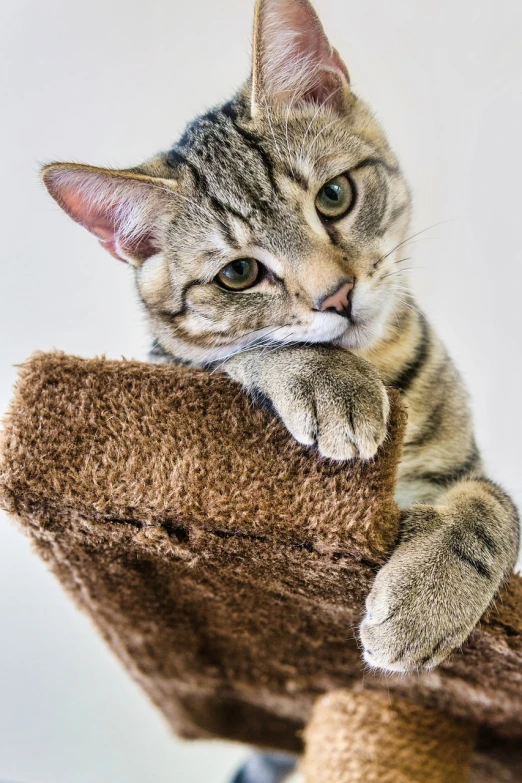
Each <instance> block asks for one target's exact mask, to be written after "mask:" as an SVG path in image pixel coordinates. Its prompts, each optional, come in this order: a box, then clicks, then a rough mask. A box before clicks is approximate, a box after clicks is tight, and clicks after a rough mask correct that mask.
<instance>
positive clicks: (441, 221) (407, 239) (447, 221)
mask: <svg viewBox="0 0 522 783" xmlns="http://www.w3.org/2000/svg"><path fill="white" fill-rule="evenodd" d="M455 220H456V218H450V219H449V220H440V221H439V222H438V223H433V224H432V225H431V226H427V228H423V229H422V231H417V232H416V233H415V234H411V236H409V237H407V238H406V239H403V240H402V242H399V243H398V244H397V245H395V247H392V249H391V250H389V251H388V252H387V253H386V255H384V256H381V257H380V258H378V259H377V261H376V262H375V263H374V265H373V267H374V269H377V267H378V266H379V265H380V264H382V262H383V261H384V260H385V259H386V258H388V256H391V254H392V253H393V252H394V251H395V250H397V248H399V247H402V245H405V244H406V242H409V241H410V240H412V239H415V237H418V236H420V235H421V234H425V233H426V231H429V230H430V229H432V228H436V227H437V226H442V225H444V224H445V223H453V222H454V221H455Z"/></svg>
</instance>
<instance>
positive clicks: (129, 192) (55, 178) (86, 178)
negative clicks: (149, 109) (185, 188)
mask: <svg viewBox="0 0 522 783" xmlns="http://www.w3.org/2000/svg"><path fill="white" fill-rule="evenodd" d="M42 180H43V183H44V185H45V187H46V188H47V190H48V191H49V193H50V195H51V196H52V197H53V198H54V199H55V201H56V202H57V203H58V204H59V206H60V207H61V208H62V209H63V210H64V211H65V212H67V214H68V215H69V216H70V217H71V218H72V219H73V220H74V221H76V222H77V223H79V224H80V225H81V226H83V227H84V228H86V229H87V230H88V231H90V232H91V234H94V236H95V237H96V238H97V239H98V241H99V243H100V244H101V246H102V247H104V248H105V249H106V250H107V251H108V252H109V253H110V254H111V255H112V256H114V257H115V258H117V259H118V260H120V261H125V262H127V263H130V264H133V265H134V266H139V265H140V264H142V263H143V262H144V261H146V260H147V258H150V257H151V256H153V255H155V254H156V253H158V252H160V251H161V249H162V248H161V241H160V233H161V231H160V228H161V227H160V224H159V221H160V220H161V216H162V215H163V214H164V213H165V212H166V206H167V204H168V202H169V201H170V200H171V199H172V196H173V195H174V192H175V188H176V181H175V180H170V179H160V178H156V177H150V176H148V175H146V174H142V173H139V172H137V171H134V170H122V171H120V170H112V169H102V168H96V167H94V166H84V165H82V164H78V163H51V164H50V165H48V166H44V168H43V169H42Z"/></svg>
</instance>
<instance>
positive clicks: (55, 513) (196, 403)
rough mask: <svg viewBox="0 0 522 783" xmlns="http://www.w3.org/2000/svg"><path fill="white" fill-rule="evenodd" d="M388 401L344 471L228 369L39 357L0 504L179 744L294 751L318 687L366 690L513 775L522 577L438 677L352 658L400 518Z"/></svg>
mask: <svg viewBox="0 0 522 783" xmlns="http://www.w3.org/2000/svg"><path fill="white" fill-rule="evenodd" d="M390 401H391V419H390V428H389V435H388V438H387V439H386V441H385V443H384V446H383V447H382V448H381V450H380V452H379V455H378V457H377V459H376V460H375V461H372V462H359V461H355V462H353V463H350V464H348V465H345V464H342V463H337V462H331V461H327V460H324V459H321V458H319V457H318V455H317V454H314V453H311V452H310V450H308V449H306V448H303V447H302V446H299V445H298V444H296V443H295V441H294V440H293V439H292V438H291V437H290V436H289V435H288V433H287V432H286V430H285V428H284V427H283V426H282V425H281V423H280V422H279V421H278V420H277V419H276V418H275V417H274V416H273V415H272V414H271V413H270V412H269V411H268V410H266V409H260V408H257V407H253V406H252V404H251V403H250V402H249V401H248V398H246V397H245V395H244V394H243V393H242V392H241V390H240V389H239V388H238V387H237V386H235V385H234V384H233V383H232V382H231V381H230V380H227V379H226V378H224V377H221V376H210V375H209V374H208V373H205V372H202V371H199V370H194V369H187V368H179V367H172V366H155V365H147V364H140V363H137V362H126V361H124V362H111V361H104V360H102V359H95V360H83V359H77V358H74V357H68V356H65V355H63V354H37V355H35V356H34V357H33V359H31V360H30V361H29V362H28V363H27V364H26V365H24V366H23V367H22V368H21V371H20V380H19V382H18V386H17V390H16V396H15V399H14V401H13V404H12V406H11V409H10V412H9V413H8V416H7V418H6V421H5V429H4V434H3V445H2V463H1V472H0V487H1V495H2V502H3V505H4V506H5V507H6V508H7V509H8V511H9V512H10V513H11V514H13V515H14V516H16V517H17V518H18V519H19V520H20V524H21V526H22V528H23V529H24V531H25V532H26V533H28V534H29V535H30V536H31V538H32V539H33V541H34V544H35V547H36V549H37V551H38V552H39V554H40V555H41V556H42V557H43V558H44V559H45V560H46V561H47V562H48V564H49V566H50V567H51V568H52V570H53V571H54V573H55V574H56V575H57V576H58V578H59V579H60V581H61V582H62V584H63V585H64V587H65V588H66V589H67V590H68V591H69V592H70V594H71V595H72V596H73V597H74V599H75V600H76V602H77V604H78V605H79V606H80V607H81V608H82V609H84V610H85V611H87V612H88V613H89V614H90V616H91V617H92V619H93V620H94V622H95V624H96V626H97V627H98V629H99V630H100V631H101V633H102V634H103V635H104V637H105V639H106V640H107V641H108V642H109V644H110V646H111V647H112V649H113V650H114V652H115V653H116V654H117V655H118V656H119V657H120V659H121V660H122V661H123V663H124V664H125V665H126V666H127V668H128V669H129V671H130V672H131V673H132V675H133V676H134V677H135V678H136V680H137V681H138V682H139V683H140V684H141V685H142V687H143V688H144V689H145V690H146V692H147V693H148V694H149V696H150V697H151V698H152V699H153V701H154V702H155V703H156V704H157V705H158V706H159V708H160V709H161V710H162V712H163V713H164V715H165V716H166V718H167V719H168V721H169V722H170V723H171V725H172V726H173V727H174V728H175V730H176V731H178V732H179V733H180V734H181V735H182V736H185V737H194V738H195V737H223V738H228V739H236V740H241V741H244V742H248V743H252V744H257V745H260V746H265V747H272V748H277V749H281V750H291V751H298V750H299V749H300V743H301V740H300V735H299V732H300V731H301V730H302V728H303V726H304V724H305V722H306V720H307V719H308V717H309V715H310V711H311V708H312V705H313V702H314V700H315V699H316V697H317V696H319V695H320V694H322V693H325V692H327V691H331V690H334V689H338V688H350V689H351V688H357V689H360V688H361V687H362V688H363V689H364V690H365V692H370V691H371V692H374V691H383V692H384V693H388V691H390V692H393V693H396V694H397V695H405V696H408V697H409V698H410V699H413V700H415V701H416V702H417V703H418V704H419V705H423V706H426V707H429V708H436V709H439V710H442V711H443V712H444V713H446V714H448V715H452V716H453V717H454V718H457V719H458V718H464V719H466V720H467V721H469V722H470V723H476V724H478V726H479V728H480V732H479V737H480V739H479V743H478V746H477V752H476V755H475V764H476V767H477V769H478V770H479V772H478V773H477V774H480V777H477V781H480V783H486V782H487V783H498V782H499V781H502V783H504V781H506V783H511V782H512V781H513V783H514V781H515V780H519V779H520V778H519V777H518V778H517V777H516V774H519V773H520V763H521V759H520V752H519V750H518V746H519V743H520V739H521V738H522V619H521V618H522V581H521V580H520V579H518V578H515V577H513V578H512V580H511V582H510V583H509V586H508V588H506V589H505V590H504V591H503V593H502V596H501V599H500V600H499V601H498V602H497V605H496V607H495V608H493V609H492V610H491V611H490V612H489V614H488V615H487V617H486V618H485V619H484V620H483V622H482V623H481V625H480V626H479V628H478V629H477V630H476V631H475V632H474V633H473V635H472V637H471V639H470V641H469V642H468V643H467V645H466V646H465V647H464V649H463V650H462V651H459V652H457V653H454V654H453V655H452V656H451V657H450V658H449V659H448V661H446V662H445V663H444V664H443V665H442V666H441V667H439V669H438V670H437V671H436V672H432V673H424V674H422V675H419V676H416V675H408V676H401V677H396V676H393V675H392V676H390V677H387V678H385V679H383V678H381V677H380V676H378V675H376V674H371V673H369V672H368V671H367V670H366V668H365V666H364V664H363V662H362V661H361V653H360V649H359V647H358V643H357V640H356V628H357V624H358V622H359V620H360V617H361V614H362V611H363V606H364V601H365V598H366V596H367V594H368V592H369V590H370V587H371V584H372V581H373V579H374V577H375V572H376V571H377V570H378V568H379V567H380V566H382V565H383V563H384V562H385V560H386V558H387V556H388V554H389V552H390V550H391V548H392V547H393V544H394V541H395V538H396V534H397V529H398V509H397V507H396V505H395V503H394V501H393V492H394V488H395V475H396V466H397V462H398V460H399V458H400V443H401V437H402V433H403V429H404V423H405V422H404V411H403V408H402V407H401V405H400V404H399V402H398V397H397V394H393V393H392V394H391V396H390ZM517 765H518V767H517ZM517 769H518V773H515V772H513V770H517ZM488 770H490V771H491V775H490V776H489V777H488V775H489V774H490V773H489V772H488ZM495 776H496V777H495ZM502 776H504V777H502ZM510 776H511V777H510Z"/></svg>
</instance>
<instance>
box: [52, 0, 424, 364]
mask: <svg viewBox="0 0 522 783" xmlns="http://www.w3.org/2000/svg"><path fill="white" fill-rule="evenodd" d="M44 181H45V183H46V185H47V187H48V188H49V190H50V192H51V194H52V195H53V196H54V197H55V198H56V199H57V201H58V202H59V203H60V204H61V205H62V206H63V207H64V208H65V209H66V211H67V212H69V214H71V216H72V217H73V218H74V219H75V220H77V221H78V222H80V223H82V224H83V225H85V226H86V227H87V228H88V229H89V230H91V231H92V233H94V234H95V235H96V236H97V237H98V239H99V240H100V242H101V243H102V244H103V245H104V246H105V247H106V248H107V249H108V250H109V251H110V252H111V253H112V254H113V255H115V256H116V257H118V258H121V259H122V260H126V261H129V262H131V263H132V264H133V265H134V267H135V270H136V280H137V285H138V291H139V294H140V297H141V300H142V302H143V304H144V306H145V310H146V312H147V314H148V316H149V320H150V323H151V326H152V330H153V333H154V336H155V337H156V339H157V340H158V341H159V343H160V344H161V346H162V347H163V349H164V350H165V351H167V352H168V353H170V354H172V355H174V356H176V357H179V358H182V359H186V360H188V361H192V362H194V363H198V364H201V363H205V362H210V361H216V360H219V359H223V358H225V357H226V356H229V355H230V354H232V353H233V352H235V351H237V350H241V349H243V348H245V347H249V346H252V345H273V344H276V343H277V344H280V343H293V342H313V343H317V342H321V343H332V342H334V343H336V344H340V345H345V346H346V347H349V348H352V349H359V350H364V349H366V348H368V347H371V345H372V344H373V343H375V342H376V341H377V340H379V339H380V338H382V337H383V336H384V335H385V333H386V329H387V326H388V324H389V322H390V319H391V317H392V315H393V312H394V310H395V309H396V306H397V303H398V300H400V294H399V293H398V290H397V285H396V284H397V281H398V279H399V278H400V274H395V273H396V272H398V271H399V270H400V259H401V258H402V256H401V254H400V253H401V249H400V247H399V248H397V249H396V250H394V248H395V246H396V245H398V244H399V243H401V241H402V240H403V239H404V237H405V232H406V229H407V224H408V219H409V211H410V199H409V193H408V190H407V186H406V184H405V181H404V179H403V177H402V174H401V172H400V170H399V168H398V166H397V162H396V160H395V158H394V156H393V154H392V153H391V151H390V149H389V147H388V145H387V142H386V139H385V137H384V134H383V133H382V131H381V130H380V128H379V126H378V125H377V123H376V122H375V119H374V118H373V116H372V114H371V112H370V111H369V110H368V109H367V107H366V106H365V105H364V104H363V103H362V102H361V101H360V100H359V99H357V98H356V97H355V96H354V95H353V93H352V92H351V90H350V87H349V82H348V74H347V71H346V68H345V66H344V64H343V63H342V61H341V60H340V58H339V56H338V54H337V52H336V51H335V50H333V49H332V48H331V47H330V45H329V44H328V41H327V40H326V38H325V37H324V33H323V31H322V28H321V27H320V24H319V22H318V20H317V17H316V16H315V13H314V12H313V10H312V9H311V6H309V5H308V3H307V2H304V0H259V2H258V5H257V11H256V26H255V37H254V63H253V78H252V80H249V82H248V84H247V85H246V86H245V87H244V88H243V89H242V90H241V91H240V93H239V94H238V95H237V96H236V98H235V99H234V100H233V101H231V102H229V103H227V104H224V105H223V106H220V107H218V108H217V109H215V110H214V111H212V112H210V113H208V114H207V115H205V116H203V117H200V118H198V119H197V120H196V121H195V122H193V123H192V124H191V125H189V126H188V128H187V130H186V132H185V133H184V135H183V137H182V138H181V140H180V141H179V143H178V144H176V145H175V146H174V147H173V149H172V150H170V151H169V152H168V153H162V154H160V155H158V156H157V157H155V158H154V159H152V160H151V161H148V162H147V163H145V164H143V165H142V166H140V167H139V168H136V169H132V170H127V171H125V172H112V171H105V170H100V169H92V168H90V167H84V166H74V165H72V164H53V165H51V166H50V167H47V168H46V169H45V170H44Z"/></svg>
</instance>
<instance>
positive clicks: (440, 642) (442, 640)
mask: <svg viewBox="0 0 522 783" xmlns="http://www.w3.org/2000/svg"><path fill="white" fill-rule="evenodd" d="M445 641H446V637H445V636H444V637H443V638H442V639H441V640H440V641H439V642H437V644H436V645H435V646H434V647H433V649H432V651H431V652H430V654H429V655H426V656H425V657H424V658H423V659H422V661H421V662H420V665H421V666H425V665H426V664H427V663H428V661H430V660H431V659H432V658H434V657H435V655H437V653H438V651H439V650H440V648H441V647H442V645H443V644H444V642H445Z"/></svg>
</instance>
